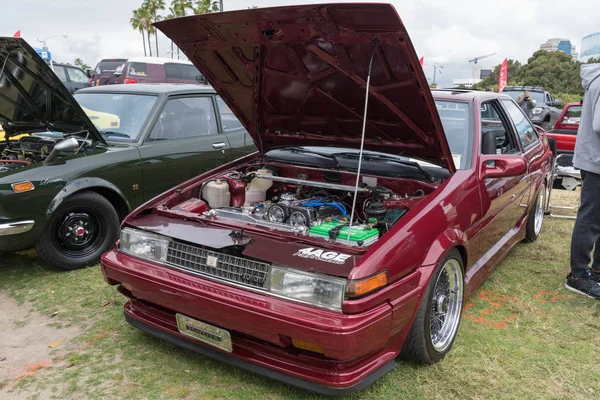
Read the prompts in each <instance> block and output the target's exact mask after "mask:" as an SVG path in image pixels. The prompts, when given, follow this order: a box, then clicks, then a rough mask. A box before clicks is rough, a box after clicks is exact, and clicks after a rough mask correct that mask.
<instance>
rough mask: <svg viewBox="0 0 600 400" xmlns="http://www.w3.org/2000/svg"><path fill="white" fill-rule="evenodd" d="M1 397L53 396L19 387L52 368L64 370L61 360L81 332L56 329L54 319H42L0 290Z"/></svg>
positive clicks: (76, 328) (43, 317)
mask: <svg viewBox="0 0 600 400" xmlns="http://www.w3.org/2000/svg"><path fill="white" fill-rule="evenodd" d="M0 307H1V311H0V384H1V385H0V398H1V399H3V400H8V399H15V400H17V399H18V400H21V399H30V398H32V397H33V398H41V399H45V398H50V397H52V395H53V394H52V393H39V392H36V393H31V392H29V391H28V390H27V387H25V388H21V387H17V385H18V384H19V382H20V381H21V380H23V379H24V378H27V377H30V376H34V375H38V374H43V373H44V372H45V370H47V369H49V368H65V367H67V365H65V362H64V361H61V360H60V356H61V354H64V353H65V352H66V351H68V350H69V349H70V348H71V347H72V346H71V345H72V343H70V341H71V339H73V338H75V337H76V336H78V335H79V334H80V333H81V330H80V329H79V328H78V327H76V326H71V327H68V328H56V327H55V326H53V325H56V323H55V322H56V321H55V320H54V319H53V318H52V317H47V316H42V315H40V314H39V313H37V312H35V311H33V310H32V309H31V308H30V307H29V306H28V305H26V304H19V303H17V302H16V301H15V300H14V299H13V298H11V297H10V296H9V295H8V294H7V293H3V292H1V291H0Z"/></svg>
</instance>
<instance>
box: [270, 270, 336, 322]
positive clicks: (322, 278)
mask: <svg viewBox="0 0 600 400" xmlns="http://www.w3.org/2000/svg"><path fill="white" fill-rule="evenodd" d="M269 290H270V292H271V293H273V294H275V295H278V296H282V297H287V298H289V299H293V300H296V301H299V302H303V303H308V304H314V305H316V306H319V307H323V308H328V309H331V310H336V311H341V310H342V302H343V301H344V295H345V291H346V280H345V279H342V278H336V277H334V276H328V275H320V274H313V273H310V272H304V271H299V270H296V269H291V268H284V267H280V266H275V265H273V266H272V267H271V285H270V288H269Z"/></svg>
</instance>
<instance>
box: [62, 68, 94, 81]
mask: <svg viewBox="0 0 600 400" xmlns="http://www.w3.org/2000/svg"><path fill="white" fill-rule="evenodd" d="M67 73H68V74H69V79H71V82H76V83H88V81H89V79H90V78H88V76H87V75H86V74H85V72H83V71H82V70H80V69H78V68H71V67H67Z"/></svg>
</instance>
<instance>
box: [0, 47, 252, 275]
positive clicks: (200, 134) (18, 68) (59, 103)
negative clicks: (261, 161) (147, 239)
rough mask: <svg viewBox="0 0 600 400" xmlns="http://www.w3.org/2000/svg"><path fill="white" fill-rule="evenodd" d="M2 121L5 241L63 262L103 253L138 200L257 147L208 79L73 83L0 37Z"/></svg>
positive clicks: (0, 245)
mask: <svg viewBox="0 0 600 400" xmlns="http://www.w3.org/2000/svg"><path fill="white" fill-rule="evenodd" d="M84 110H85V111H84ZM0 125H2V127H3V129H4V136H5V138H4V140H3V141H2V142H0V252H2V251H5V252H6V251H16V250H23V249H27V248H30V247H32V246H35V248H36V250H37V251H38V253H39V254H40V256H41V257H42V258H43V259H44V260H46V261H47V262H48V263H50V264H53V265H55V266H57V267H59V268H63V269H76V268H81V267H85V266H87V265H92V264H94V263H96V262H97V261H98V260H99V259H100V256H101V255H102V253H104V252H105V251H106V250H108V249H109V248H110V247H111V246H113V245H114V243H115V240H116V239H117V237H118V236H117V233H118V228H119V223H120V221H121V220H122V219H123V217H125V215H127V214H128V213H129V211H131V210H132V209H133V208H135V207H137V206H139V205H140V204H142V203H143V202H145V201H148V200H150V199H151V198H153V197H154V196H156V195H158V194H160V193H162V192H164V191H165V190H167V189H169V188H170V187H172V186H175V185H176V184H179V183H181V182H183V181H186V180H188V179H190V178H192V177H195V176H197V175H198V174H199V173H201V172H203V171H206V170H209V169H212V168H215V167H217V166H219V165H221V164H224V163H226V162H228V161H231V160H234V159H237V158H239V157H242V156H244V155H246V154H249V153H253V152H255V151H256V148H255V146H254V143H253V141H252V139H251V138H250V137H249V135H248V133H247V132H246V130H245V129H244V127H243V126H242V124H241V123H240V122H239V121H238V120H237V118H236V117H235V116H234V115H233V113H232V112H231V110H229V108H228V107H227V106H226V105H225V102H224V101H223V100H222V99H221V98H220V97H219V96H217V95H216V94H215V92H214V90H213V89H212V88H211V87H210V86H204V85H179V84H136V85H111V86H100V87H93V88H86V89H83V90H80V91H78V92H77V93H76V94H75V95H71V94H70V93H69V92H68V91H67V89H66V88H65V87H64V86H63V84H62V83H61V82H60V81H59V80H58V78H57V77H56V75H54V74H53V73H52V71H51V70H50V69H49V67H48V66H47V65H46V64H45V63H44V62H43V61H42V59H41V58H39V56H38V55H37V54H36V53H35V51H34V50H33V49H32V48H31V47H30V46H29V45H28V44H27V43H26V42H25V41H24V40H22V39H16V38H0ZM24 133H26V134H27V135H25V136H23V134H24Z"/></svg>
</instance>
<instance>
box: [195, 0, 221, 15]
mask: <svg viewBox="0 0 600 400" xmlns="http://www.w3.org/2000/svg"><path fill="white" fill-rule="evenodd" d="M215 11H220V7H219V2H218V1H215V0H196V7H195V8H194V14H208V13H211V12H215Z"/></svg>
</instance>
